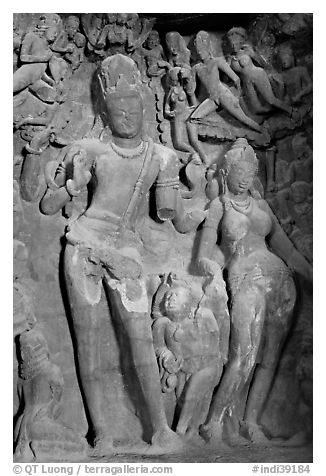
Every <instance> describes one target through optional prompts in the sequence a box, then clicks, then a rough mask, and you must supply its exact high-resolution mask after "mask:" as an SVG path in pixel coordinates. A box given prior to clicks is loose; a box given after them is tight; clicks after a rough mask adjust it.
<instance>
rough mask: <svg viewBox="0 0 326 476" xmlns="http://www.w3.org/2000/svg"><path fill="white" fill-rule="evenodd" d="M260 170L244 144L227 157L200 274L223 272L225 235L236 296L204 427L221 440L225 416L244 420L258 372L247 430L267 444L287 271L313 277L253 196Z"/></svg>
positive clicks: (290, 290) (286, 309) (283, 332)
mask: <svg viewBox="0 0 326 476" xmlns="http://www.w3.org/2000/svg"><path fill="white" fill-rule="evenodd" d="M257 166H258V161H257V158H256V156H255V154H254V151H253V149H252V148H251V147H250V146H248V143H247V141H246V140H245V139H238V140H237V141H236V142H235V144H234V146H233V147H232V148H231V150H229V151H228V152H227V154H226V156H225V162H224V166H223V169H222V173H223V176H224V180H225V191H224V195H223V196H221V197H217V198H216V199H215V200H213V201H212V202H211V205H210V209H209V214H208V217H207V219H206V222H205V225H204V230H203V235H202V237H201V243H200V249H199V264H200V266H201V268H202V270H203V271H204V272H205V273H218V274H220V273H221V266H223V261H222V260H219V261H220V262H219V263H217V262H215V261H213V260H212V254H213V250H214V247H216V239H217V235H218V234H219V232H221V233H222V242H221V246H220V249H221V250H222V251H223V253H224V257H225V267H226V268H227V271H228V284H229V288H230V293H231V296H230V298H231V309H230V312H231V341H230V350H231V354H230V357H229V362H228V364H227V367H226V371H225V373H224V375H223V377H222V381H221V383H220V386H219V388H218V391H217V394H216V396H215V399H214V401H213V404H212V407H211V409H210V416H209V419H208V422H207V425H206V426H205V427H204V428H203V433H204V434H206V435H207V436H208V437H215V438H216V439H217V440H218V439H221V438H222V428H223V420H224V417H225V416H226V415H227V414H229V416H230V415H233V417H234V416H236V417H237V418H238V419H239V420H242V418H243V413H244V411H243V410H244V409H243V402H245V401H246V392H247V389H248V386H249V384H250V382H251V379H252V376H253V372H254V371H255V373H254V378H253V381H252V383H251V386H250V392H249V396H248V400H247V406H246V410H245V415H244V419H245V427H246V429H247V430H248V433H249V435H250V438H251V439H252V440H253V441H257V442H259V441H261V440H263V441H264V440H266V437H265V436H264V434H263V432H262V429H261V427H260V425H259V419H260V416H261V413H262V411H263V409H264V404H265V401H266V398H267V396H268V394H269V391H270V388H271V384H272V381H273V377H274V373H275V369H276V366H277V363H278V361H279V357H280V353H281V351H282V346H283V343H284V340H285V338H286V336H287V333H288V331H289V328H290V325H291V316H292V311H293V306H294V303H295V295H296V292H295V286H294V282H293V278H292V276H291V271H290V269H292V270H293V271H296V272H298V273H299V274H301V275H302V276H304V277H306V278H308V279H311V277H312V270H311V266H310V264H309V263H308V262H307V261H306V260H305V259H304V258H303V257H302V256H301V255H300V254H299V253H298V251H297V250H296V249H295V248H294V246H293V244H292V243H291V241H290V240H289V239H288V237H287V236H286V234H285V233H284V231H283V230H282V228H281V226H280V225H279V223H278V221H277V219H276V218H275V216H274V215H273V213H272V211H271V209H270V208H269V206H268V205H267V203H266V202H265V201H264V200H258V199H254V198H253V197H252V196H251V195H250V192H249V189H250V187H251V186H252V183H253V180H254V177H255V175H256V173H257ZM267 243H268V246H269V248H268V247H267ZM274 253H275V254H274ZM277 255H278V256H277ZM283 260H284V261H283ZM285 263H286V264H285ZM288 267H289V268H290V269H289V268H288ZM261 346H262V347H261ZM260 347H261V359H259V363H258V365H257V368H256V370H255V365H256V363H257V357H258V350H259V349H260Z"/></svg>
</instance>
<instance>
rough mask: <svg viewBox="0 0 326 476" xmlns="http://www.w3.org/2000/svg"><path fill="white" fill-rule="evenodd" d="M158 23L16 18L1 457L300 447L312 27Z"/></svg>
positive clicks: (306, 331) (307, 408)
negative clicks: (8, 445)
mask: <svg viewBox="0 0 326 476" xmlns="http://www.w3.org/2000/svg"><path fill="white" fill-rule="evenodd" d="M160 15H161V14H158V19H157V20H155V19H154V17H153V14H143V13H141V14H137V13H98V14H94V13H90V14H89V13H82V14H78V13H76V14H73V15H70V14H56V13H46V14H41V15H40V14H15V16H14V27H13V52H14V88H13V89H14V91H13V106H14V120H13V126H14V160H13V170H14V312H15V319H14V334H15V341H14V344H15V350H16V354H17V355H16V357H15V358H14V367H15V368H14V387H15V389H18V392H17V390H16V392H15V395H16V396H15V397H14V398H15V401H14V408H15V412H16V414H15V420H14V421H15V434H14V439H15V459H16V460H17V461H32V460H34V461H45V460H46V459H48V458H49V457H51V458H52V459H53V460H56V458H57V459H58V460H61V459H64V460H69V459H70V458H73V459H78V460H80V459H81V458H90V457H91V458H94V459H95V461H97V460H98V459H99V458H103V457H105V458H106V460H105V461H111V459H112V458H114V455H115V454H117V453H120V454H130V453H132V454H134V457H135V455H136V454H138V455H139V458H140V460H141V458H142V457H143V456H144V455H147V456H148V455H153V457H154V455H155V458H157V457H158V455H164V457H165V458H171V461H172V460H173V461H174V458H176V460H177V459H178V458H180V457H181V456H180V455H183V456H186V457H187V458H189V461H194V458H195V459H196V458H197V457H198V458H199V459H198V461H202V460H203V461H205V462H206V461H213V459H214V458H215V457H216V451H221V458H223V452H224V451H226V452H229V453H228V454H230V455H234V454H235V453H234V450H233V449H232V447H233V446H247V447H248V448H249V447H250V448H254V447H255V446H260V448H269V447H270V446H273V447H274V448H276V446H275V445H283V447H284V446H289V447H295V446H300V445H305V447H307V445H309V444H310V442H311V438H312V413H311V410H312V387H311V384H312V288H311V285H310V282H311V280H312V267H311V266H312V262H313V254H312V250H313V240H312V215H313V209H312V208H313V207H312V178H313V175H312V173H313V172H312V170H313V162H312V94H311V93H312V80H311V77H312V76H311V75H312V64H311V56H312V55H311V41H310V40H309V38H310V36H309V35H311V32H312V25H311V18H310V16H309V15H305V14H273V13H271V14H257V15H256V14H255V15H252V16H251V17H249V16H248V18H247V20H248V21H247V23H246V24H245V26H246V28H243V27H242V26H241V27H233V28H231V29H229V27H230V26H231V25H232V22H233V20H232V19H231V17H228V14H227V15H226V17H225V18H227V21H226V23H225V24H223V26H221V25H222V23H221V21H222V20H219V19H218V22H220V23H218V24H217V25H219V26H217V27H216V31H215V30H214V31H213V30H212V28H211V27H210V26H209V23H207V22H206V21H204V20H203V19H201V16H203V17H205V18H206V20H207V18H208V17H206V16H205V14H203V15H202V14H200V15H199V16H198V18H196V19H195V17H194V18H193V19H192V20H189V21H190V23H189V25H190V24H193V25H194V27H193V28H192V29H191V28H188V25H187V21H188V20H184V21H185V23H182V25H183V27H180V29H179V27H178V26H177V25H178V24H179V23H178V22H179V21H180V18H181V17H182V16H183V15H184V14H176V16H175V18H174V19H173V21H172V20H171V19H169V18H170V17H169V14H166V17H163V16H162V17H161V16H160ZM166 19H167V23H165V20H166ZM182 21H183V20H182ZM155 22H156V23H155ZM191 22H193V23H191ZM154 23H155V29H153V25H154ZM180 25H181V23H180ZM195 25H196V26H195ZM184 27H187V28H184ZM190 30H191V32H190ZM206 30H208V31H206ZM188 31H189V34H185V33H184V32H188ZM164 38H165V42H164ZM223 39H225V44H223V49H222V42H223ZM161 40H162V43H161ZM222 50H223V52H222ZM224 55H225V56H224ZM159 141H160V142H161V144H163V145H161V144H159V143H158V142H159ZM166 146H168V147H166ZM264 196H265V197H266V200H267V201H265V200H264ZM49 288H51V289H49ZM34 295H35V296H37V297H38V299H34ZM45 337H46V338H45ZM49 349H51V353H50V351H49ZM52 351H53V352H52ZM63 362H65V368H64V367H63V365H62V363H63ZM66 362H67V366H66ZM61 369H62V370H63V369H64V372H63V373H62V371H61ZM288 388H293V389H294V391H293V392H291V394H290V393H289V391H288ZM60 415H61V416H60ZM225 444H227V445H228V448H227V447H226V446H225ZM243 451H246V448H245V449H243ZM171 453H176V454H177V455H173V456H169V455H170V454H171ZM240 453H241V455H242V452H240ZM244 454H245V453H244ZM293 454H296V453H293ZM214 455H215V456H214ZM241 455H240V456H239V455H238V457H240V458H241V457H242V456H241ZM218 457H220V455H219V456H218ZM169 460H170V459H167V461H169ZM196 461H197V459H196ZM300 461H301V460H300Z"/></svg>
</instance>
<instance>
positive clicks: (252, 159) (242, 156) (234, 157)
mask: <svg viewBox="0 0 326 476" xmlns="http://www.w3.org/2000/svg"><path fill="white" fill-rule="evenodd" d="M239 162H248V163H250V164H252V165H253V166H254V167H255V168H256V172H257V171H258V159H257V157H256V154H255V151H254V149H253V148H252V147H251V145H249V144H248V141H247V139H244V138H240V139H237V140H236V141H235V142H234V144H233V145H232V147H231V149H230V150H228V151H227V153H226V154H225V156H224V162H223V169H224V170H225V172H229V170H230V168H231V167H232V165H235V164H237V163H239Z"/></svg>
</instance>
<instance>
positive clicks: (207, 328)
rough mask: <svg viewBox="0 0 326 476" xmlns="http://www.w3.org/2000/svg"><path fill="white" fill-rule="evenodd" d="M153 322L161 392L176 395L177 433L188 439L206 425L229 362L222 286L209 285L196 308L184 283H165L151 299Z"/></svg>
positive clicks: (218, 282) (226, 316)
mask: <svg viewBox="0 0 326 476" xmlns="http://www.w3.org/2000/svg"><path fill="white" fill-rule="evenodd" d="M162 294H163V295H162ZM160 305H161V306H162V305H163V313H161V312H160V311H159V308H160ZM153 316H154V319H155V320H154V322H153V338H154V347H155V352H156V355H157V357H158V362H159V367H160V375H161V384H162V391H163V392H171V391H173V390H174V389H175V391H176V397H177V404H178V406H179V408H180V414H179V418H178V423H177V426H176V432H177V433H179V434H181V435H184V434H187V436H192V435H194V434H196V433H197V432H198V428H199V426H200V424H201V423H203V422H204V421H205V418H206V416H207V413H208V409H209V405H210V402H211V399H212V394H213V390H214V388H215V386H216V385H217V384H218V381H219V379H220V377H221V373H222V370H223V364H224V363H225V362H226V360H227V354H228V342H229V314H228V310H227V294H226V291H225V284H224V282H223V280H222V281H219V278H218V277H215V278H213V279H211V280H210V282H209V283H208V285H207V286H206V288H205V292H202V295H201V297H200V299H199V300H197V302H195V299H194V298H193V292H192V290H191V289H190V287H189V286H187V285H186V283H184V282H182V281H180V280H179V281H178V280H172V282H170V283H169V284H165V283H163V284H161V286H160V287H159V289H158V291H157V294H156V296H155V300H154V309H153Z"/></svg>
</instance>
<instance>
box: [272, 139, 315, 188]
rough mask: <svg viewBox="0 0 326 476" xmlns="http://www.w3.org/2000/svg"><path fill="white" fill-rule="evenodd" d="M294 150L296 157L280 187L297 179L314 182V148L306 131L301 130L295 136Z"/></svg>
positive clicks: (286, 185) (293, 140)
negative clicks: (309, 142) (311, 146)
mask: <svg viewBox="0 0 326 476" xmlns="http://www.w3.org/2000/svg"><path fill="white" fill-rule="evenodd" d="M292 150H293V155H294V157H295V159H294V160H293V161H292V162H291V163H290V166H289V168H288V171H287V174H286V177H285V181H284V182H283V183H282V184H281V185H280V189H282V188H284V187H288V186H289V185H291V184H292V183H294V182H297V181H303V182H307V183H311V182H312V177H313V158H312V150H311V148H310V146H309V144H308V143H307V137H306V136H305V134H304V133H302V132H300V133H298V134H296V135H295V136H294V137H293V139H292Z"/></svg>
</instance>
